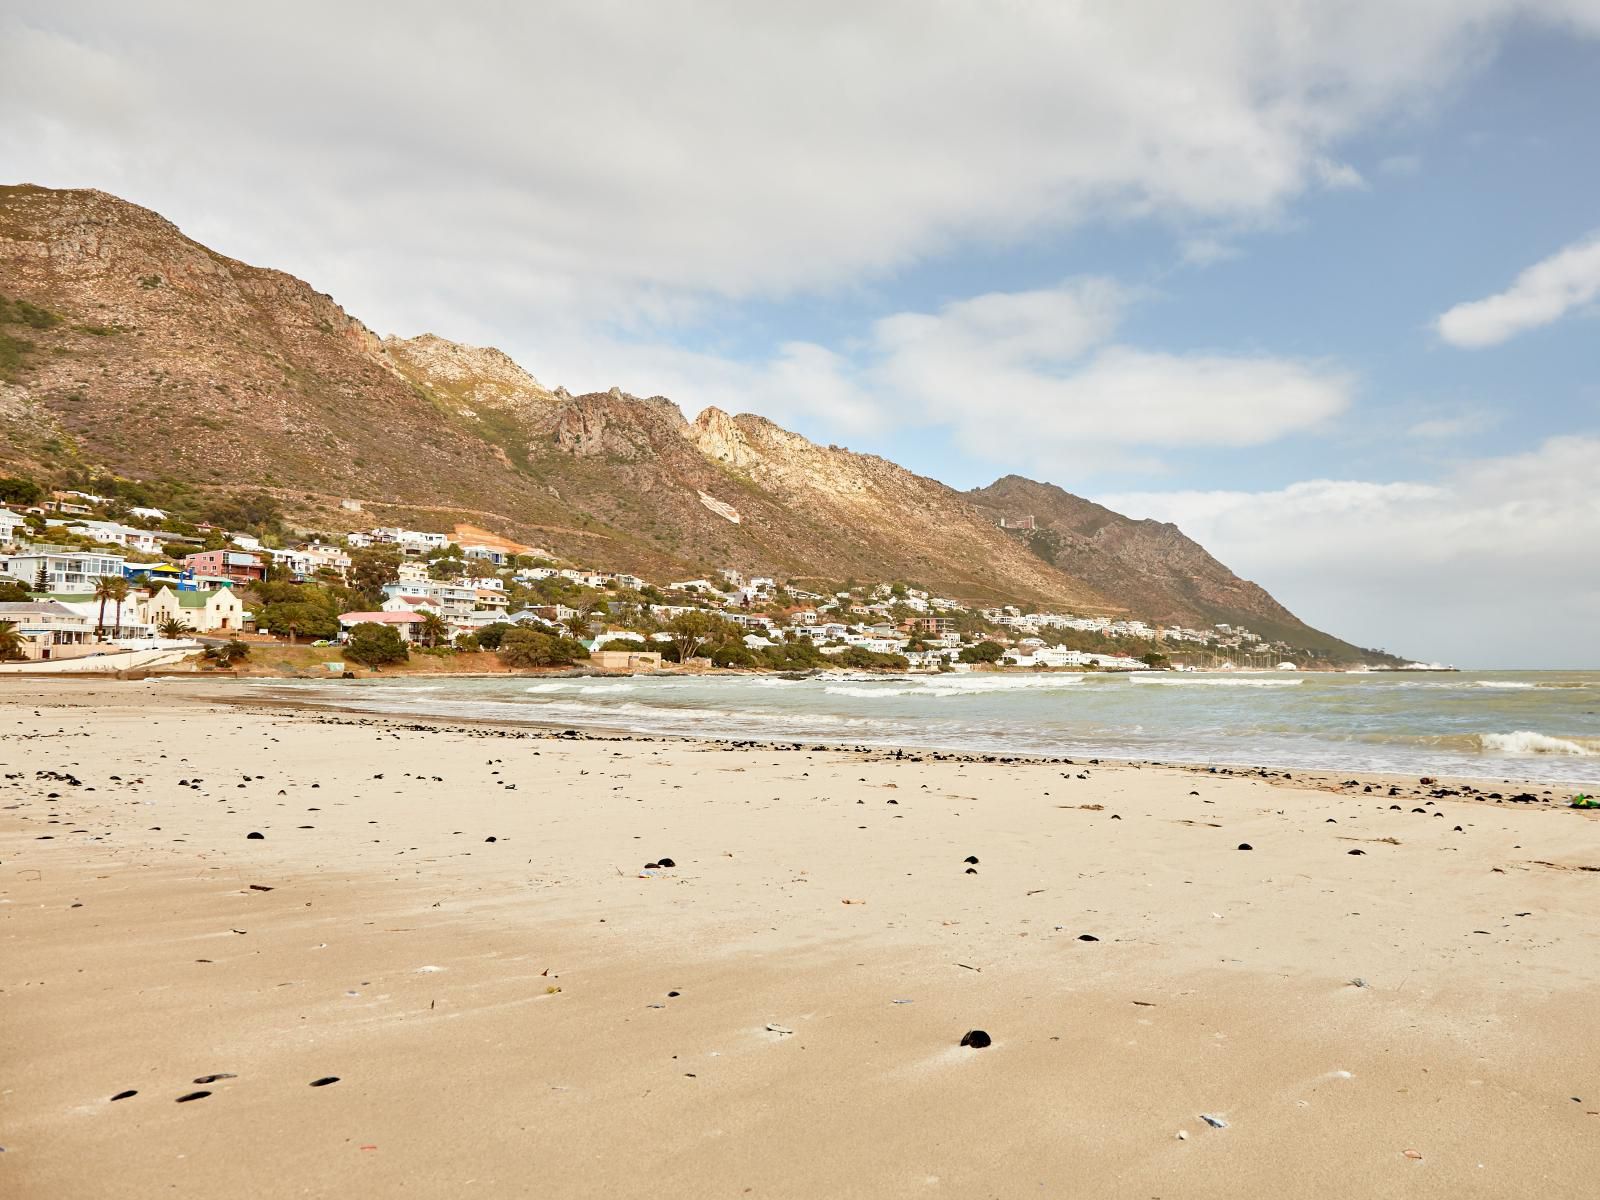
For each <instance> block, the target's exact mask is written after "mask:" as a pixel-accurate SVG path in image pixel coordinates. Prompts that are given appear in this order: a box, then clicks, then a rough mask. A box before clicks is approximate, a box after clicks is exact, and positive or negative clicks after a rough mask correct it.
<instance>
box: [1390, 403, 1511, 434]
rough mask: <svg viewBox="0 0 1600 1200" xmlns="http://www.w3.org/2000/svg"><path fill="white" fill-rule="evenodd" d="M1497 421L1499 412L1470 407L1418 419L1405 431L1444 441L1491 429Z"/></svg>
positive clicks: (1498, 421)
mask: <svg viewBox="0 0 1600 1200" xmlns="http://www.w3.org/2000/svg"><path fill="white" fill-rule="evenodd" d="M1499 423H1500V416H1499V414H1497V413H1492V412H1486V411H1484V410H1482V409H1471V410H1469V411H1466V412H1460V413H1455V414H1453V415H1451V416H1448V417H1429V418H1427V419H1425V420H1421V421H1418V422H1417V423H1416V424H1414V425H1412V426H1411V428H1410V429H1408V430H1406V432H1407V433H1408V434H1409V435H1410V436H1411V437H1414V438H1427V439H1429V440H1432V441H1445V440H1447V439H1450V438H1463V437H1471V436H1472V435H1473V434H1475V433H1483V432H1484V431H1486V430H1489V429H1493V428H1494V427H1495V426H1496V425H1498V424H1499Z"/></svg>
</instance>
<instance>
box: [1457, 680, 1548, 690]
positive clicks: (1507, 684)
mask: <svg viewBox="0 0 1600 1200" xmlns="http://www.w3.org/2000/svg"><path fill="white" fill-rule="evenodd" d="M1472 686H1473V687H1481V688H1503V689H1506V690H1508V691H1509V690H1516V691H1521V690H1523V689H1524V688H1531V687H1537V686H1538V684H1533V683H1518V682H1517V681H1515V680H1512V679H1478V680H1475V681H1474V682H1473V685H1472Z"/></svg>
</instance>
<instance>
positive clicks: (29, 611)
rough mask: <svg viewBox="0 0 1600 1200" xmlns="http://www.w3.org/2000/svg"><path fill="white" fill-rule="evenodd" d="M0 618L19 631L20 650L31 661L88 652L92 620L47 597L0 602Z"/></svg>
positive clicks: (92, 637)
mask: <svg viewBox="0 0 1600 1200" xmlns="http://www.w3.org/2000/svg"><path fill="white" fill-rule="evenodd" d="M0 621H9V622H11V624H13V625H15V626H16V629H17V632H18V633H19V634H21V635H22V654H23V657H24V658H27V659H29V660H31V661H34V662H40V661H44V660H49V659H57V658H75V657H78V656H80V655H83V654H87V653H91V651H90V650H89V649H88V647H90V646H92V645H94V643H95V636H94V622H93V621H92V620H88V619H86V618H84V617H82V616H80V615H79V614H77V613H75V612H72V611H71V610H70V609H68V608H66V607H65V606H64V605H61V604H57V603H55V602H54V601H50V600H41V601H26V600H25V601H20V602H14V601H6V602H4V603H0Z"/></svg>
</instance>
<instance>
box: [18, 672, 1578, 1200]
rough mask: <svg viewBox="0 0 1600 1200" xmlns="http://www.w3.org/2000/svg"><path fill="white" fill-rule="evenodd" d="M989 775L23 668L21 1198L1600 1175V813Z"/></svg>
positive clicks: (1381, 1191)
mask: <svg viewBox="0 0 1600 1200" xmlns="http://www.w3.org/2000/svg"><path fill="white" fill-rule="evenodd" d="M792 745H793V744H792V743H787V744H786V746H792ZM988 758H989V761H985V756H976V757H974V756H961V757H960V759H959V760H958V759H957V757H956V756H948V757H943V756H937V755H933V754H930V753H927V752H921V751H912V752H902V753H901V754H900V755H899V756H898V757H897V756H896V755H895V753H894V752H893V751H884V750H877V749H875V750H871V751H868V752H864V753H858V752H856V751H853V750H848V749H839V748H829V749H825V750H817V749H814V748H813V744H812V743H809V742H808V743H804V744H803V745H802V746H801V748H800V749H789V748H781V749H780V748H779V747H778V746H777V745H776V744H771V743H749V744H745V745H737V744H734V743H713V742H704V741H693V740H689V739H680V738H640V737H637V736H633V735H629V736H627V737H624V738H621V739H615V740H613V739H607V738H601V737H596V736H589V735H585V734H579V735H576V736H570V737H569V736H564V735H562V734H561V733H560V732H559V731H553V730H537V731H536V730H532V729H523V728H510V729H508V728H498V727H495V726H493V725H490V724H482V725H477V724H473V725H468V724H465V723H462V722H445V723H435V722H426V721H410V720H396V719H390V718H381V717H371V716H352V715H346V714H338V713H327V712H320V711H311V710H306V709H301V710H288V709H282V708H277V707H267V706H260V707H255V706H247V707H241V706H239V705H235V704H222V703H218V702H216V701H215V700H214V699H211V698H207V697H203V696H199V695H195V694H193V693H192V692H191V691H189V690H188V689H185V688H183V687H173V686H172V685H171V684H168V683H160V684H156V683H143V684H135V683H109V682H105V681H100V682H96V683H93V684H81V685H73V686H70V687H65V688H64V687H61V686H59V685H57V684H54V683H52V684H51V685H50V686H49V687H47V688H34V689H31V690H30V689H19V688H16V687H8V688H6V689H4V690H3V691H0V760H3V761H0V765H3V766H4V773H6V774H8V775H9V776H10V778H8V779H7V780H5V781H4V784H5V786H4V787H3V789H0V794H3V795H4V800H3V803H0V901H4V902H5V903H3V904H0V921H3V930H4V936H5V938H6V945H7V953H6V954H4V955H3V956H0V1004H4V1005H5V1008H4V1013H5V1020H4V1021H0V1057H3V1058H4V1060H5V1061H6V1062H7V1063H9V1064H11V1065H12V1068H13V1070H12V1072H11V1077H12V1079H13V1080H14V1083H13V1084H12V1085H11V1087H10V1092H9V1094H7V1095H6V1096H5V1097H4V1098H3V1099H0V1145H4V1146H5V1147H6V1153H4V1154H3V1155H0V1185H4V1186H5V1187H6V1188H7V1190H10V1191H14V1192H15V1193H16V1194H19V1195H32V1194H38V1195H51V1196H62V1197H78V1196H83V1197H88V1196H97V1195H100V1194H103V1190H104V1182H105V1180H106V1179H107V1178H110V1177H112V1176H115V1177H116V1178H117V1179H118V1180H119V1192H120V1193H121V1194H125V1195H130V1196H146V1195H155V1194H158V1193H160V1194H171V1192H172V1190H173V1189H176V1190H177V1191H178V1192H179V1194H193V1193H195V1192H198V1191H200V1190H202V1189H204V1190H208V1191H212V1192H216V1191H221V1192H223V1193H231V1194H248V1193H250V1192H252V1191H256V1192H259V1191H260V1190H261V1189H262V1188H263V1187H264V1186H266V1185H265V1183H264V1181H265V1180H268V1179H270V1180H272V1181H273V1182H272V1185H271V1186H272V1187H273V1188H274V1189H275V1190H276V1191H277V1192H278V1194H291V1193H293V1194H311V1195H333V1194H346V1195H349V1194H361V1195H376V1194H394V1193H396V1192H399V1191H402V1190H405V1189H406V1188H407V1187H412V1188H414V1187H417V1186H419V1185H420V1186H422V1187H423V1188H424V1190H425V1191H426V1192H427V1193H428V1194H430V1195H441V1196H454V1195H467V1194H522V1193H523V1192H526V1191H527V1190H528V1189H529V1187H530V1185H534V1186H537V1188H538V1189H539V1190H541V1191H544V1190H550V1191H566V1192H575V1193H577V1194H591V1193H597V1192H605V1193H607V1194H613V1195H620V1196H659V1195H661V1194H663V1192H664V1191H665V1192H667V1193H672V1192H674V1191H677V1190H681V1189H680V1185H682V1186H683V1187H689V1188H691V1189H692V1190H694V1191H695V1192H697V1193H701V1194H716V1195H720V1194H728V1195H743V1194H750V1195H764V1196H782V1197H788V1196H795V1197H799V1196H816V1195H821V1194H826V1195H841V1196H899V1195H907V1196H909V1195H927V1194H929V1192H930V1191H934V1192H938V1191H943V1192H945V1193H946V1194H950V1195H962V1196H966V1195H977V1194H999V1195H1010V1194H1018V1193H1021V1192H1023V1191H1027V1192H1028V1193H1030V1194H1037V1193H1039V1191H1040V1186H1041V1184H1042V1185H1044V1194H1094V1195H1105V1196H1129V1197H1133V1196H1148V1195H1156V1194H1162V1195H1184V1196H1200V1197H1210V1196H1217V1197H1222V1196H1240V1195H1247V1196H1262V1197H1266V1196H1276V1195H1287V1194H1294V1195H1307V1196H1324V1195H1326V1196H1334V1195H1338V1196H1349V1195H1353V1194H1360V1195H1386V1194H1402V1193H1403V1194H1406V1195H1413V1194H1427V1195H1441V1196H1443V1195H1452V1196H1490V1195H1505V1194H1510V1193H1517V1192H1521V1191H1524V1190H1526V1189H1527V1187H1528V1186H1529V1184H1530V1182H1531V1181H1537V1183H1538V1186H1539V1187H1540V1188H1541V1190H1543V1191H1545V1192H1547V1193H1549V1194H1553V1195H1578V1194H1582V1192H1583V1190H1584V1189H1585V1188H1586V1187H1587V1186H1588V1181H1589V1180H1591V1179H1592V1177H1593V1173H1594V1171H1595V1170H1597V1169H1600V1103H1597V1101H1600V1094H1591V1093H1592V1092H1593V1088H1592V1087H1590V1086H1589V1084H1590V1082H1591V1081H1592V1080H1593V1079H1594V1078H1596V1077H1597V1076H1600V1047H1597V1046H1596V1044H1595V1042H1594V1039H1593V1038H1592V1037H1590V1036H1589V1034H1590V1030H1589V1029H1588V1025H1587V1022H1586V1021H1585V1019H1584V1016H1583V1013H1584V1012H1585V1011H1586V1009H1585V1006H1586V1004H1587V998H1588V997H1589V996H1592V994H1593V989H1594V988H1596V987H1597V986H1600V950H1597V949H1596V948H1595V946H1594V940H1593V938H1592V936H1590V932H1589V930H1590V925H1591V923H1592V911H1593V889H1594V887H1595V886H1596V878H1595V872H1594V868H1595V867H1597V866H1600V820H1597V819H1596V818H1595V817H1594V816H1593V815H1591V814H1585V813H1582V812H1576V811H1570V810H1565V809H1557V808H1556V806H1554V805H1545V804H1532V805H1512V804H1503V805H1500V804H1492V803H1487V804H1486V803H1484V802H1482V801H1481V800H1468V799H1463V798H1461V797H1443V798H1438V799H1432V798H1431V797H1430V798H1429V799H1428V800H1421V799H1419V800H1418V802H1417V803H1415V804H1412V803H1401V802H1400V801H1398V800H1392V799H1391V798H1390V797H1388V796H1387V795H1382V796H1377V795H1370V794H1361V793H1356V794H1353V795H1352V794H1348V793H1346V794H1336V793H1332V792H1329V791H1325V790H1320V789H1319V788H1318V787H1316V786H1314V785H1313V781H1311V780H1310V779H1307V778H1298V777H1297V778H1291V779H1284V778H1280V777H1278V775H1277V774H1274V775H1273V776H1272V777H1268V778H1263V777H1260V776H1254V775H1252V776H1244V775H1234V776H1226V775H1221V774H1217V775H1212V774H1210V773H1209V772H1206V771H1204V770H1203V769H1202V770H1200V771H1196V770H1193V769H1183V768H1177V767H1155V766H1149V765H1131V764H1111V763H1105V762H1102V763H1100V764H1089V763H1084V762H1079V763H1076V764H1074V769H1072V770H1068V769H1066V767H1065V765H1064V764H1062V763H1059V762H1043V761H1040V762H1020V761H1012V762H1003V761H1000V759H999V757H998V756H988ZM36 772H43V774H36ZM1296 774H1298V773H1296ZM113 777H116V778H113ZM74 780H75V781H76V783H74V782H72V781H74ZM180 780H181V781H183V782H182V783H180ZM1412 782H1413V784H1414V783H1415V781H1412ZM91 789H92V790H91ZM51 793H55V795H54V796H53V797H52V796H51ZM1397 804H1398V805H1399V810H1398V811H1396V810H1395V809H1394V808H1392V807H1391V805H1397ZM1413 809H1421V810H1422V812H1421V813H1417V812H1414V811H1412V810H1413ZM1435 814H1442V815H1435ZM252 832H259V833H261V834H263V837H262V838H260V839H251V838H248V837H247V836H246V835H247V834H248V833H252ZM491 839H492V840H491ZM1244 845H1248V846H1249V847H1250V850H1249V851H1248V852H1242V851H1241V849H1240V847H1241V846H1244ZM1355 851H1359V852H1360V853H1359V854H1356V853H1353V852H1355ZM662 856H667V857H669V858H671V859H673V866H671V867H669V868H666V869H664V870H661V869H658V870H653V871H647V870H645V866H646V864H647V863H651V862H657V861H659V860H660V858H661V857H662ZM969 856H970V857H973V858H976V859H978V862H977V863H976V864H975V865H972V866H971V868H970V869H971V871H972V872H973V873H971V874H969V873H968V870H969V868H968V865H967V864H966V863H965V862H964V860H965V859H966V858H968V857H969ZM1353 980H1359V981H1360V982H1359V985H1358V984H1357V983H1355V982H1352V981H1353ZM669 993H676V994H669ZM975 1028H976V1029H983V1030H985V1031H987V1032H988V1033H990V1034H991V1035H992V1037H993V1045H992V1046H990V1047H988V1048H985V1049H983V1050H981V1051H974V1050H970V1049H965V1048H962V1047H960V1046H959V1045H958V1044H957V1043H958V1042H959V1040H960V1038H961V1037H962V1035H963V1034H964V1033H965V1032H966V1031H967V1030H969V1029H975ZM218 1073H221V1074H223V1075H225V1076H226V1078H221V1079H219V1080H217V1081H215V1082H213V1083H211V1084H205V1085H199V1084H196V1083H195V1082H194V1081H195V1080H196V1079H200V1078H204V1077H205V1076H207V1075H213V1074H218ZM330 1076H337V1077H338V1082H337V1083H336V1084H331V1085H325V1086H323V1087H318V1088H312V1087H310V1086H309V1085H310V1083H311V1082H312V1081H314V1080H318V1079H322V1078H326V1077H330ZM129 1090H132V1091H135V1092H136V1093H137V1094H136V1095H134V1096H131V1097H127V1098H126V1099H123V1100H118V1101H113V1100H112V1099H111V1097H112V1096H115V1095H118V1094H120V1093H121V1092H124V1091H129ZM194 1091H206V1092H209V1093H210V1094H209V1095H207V1096H205V1097H202V1098H200V1099H198V1100H195V1101H189V1102H185V1103H182V1104H179V1103H176V1102H175V1101H176V1100H177V1099H178V1098H179V1097H180V1096H182V1095H185V1094H188V1093H191V1092H194ZM1574 1097H1577V1098H1579V1099H1578V1101H1577V1102H1574V1099H1573V1098H1574ZM1200 1113H1208V1114H1211V1115H1213V1116H1217V1117H1219V1118H1221V1119H1222V1120H1224V1121H1226V1122H1227V1126H1226V1128H1211V1127H1209V1126H1208V1125H1206V1124H1205V1123H1204V1122H1203V1121H1201V1119H1200V1118H1199V1116H1198V1114H1200ZM1180 1131H1182V1132H1184V1133H1185V1134H1186V1135H1187V1136H1186V1137H1185V1138H1181V1139H1180V1138H1179V1137H1178V1136H1177V1135H1178V1133H1179V1132H1180ZM1406 1151H1415V1152H1416V1153H1417V1154H1420V1155H1421V1158H1420V1159H1419V1158H1412V1157H1408V1156H1407V1154H1406ZM1480 1164H1482V1165H1481V1166H1480ZM530 1181H531V1184H530ZM746 1189H749V1190H748V1192H747V1191H746Z"/></svg>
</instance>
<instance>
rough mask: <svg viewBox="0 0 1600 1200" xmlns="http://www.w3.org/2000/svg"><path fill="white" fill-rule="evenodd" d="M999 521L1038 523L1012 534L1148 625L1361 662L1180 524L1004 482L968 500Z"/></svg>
mask: <svg viewBox="0 0 1600 1200" xmlns="http://www.w3.org/2000/svg"><path fill="white" fill-rule="evenodd" d="M967 496H968V498H969V499H971V501H972V502H973V503H974V504H975V505H976V506H977V507H978V508H979V509H980V510H981V511H983V512H984V513H985V514H986V515H988V516H989V517H990V518H992V519H993V520H995V521H996V522H998V521H999V520H1000V519H1001V518H1007V519H1009V520H1011V521H1013V522H1015V521H1018V520H1021V519H1022V518H1025V517H1029V516H1031V517H1033V519H1034V522H1035V524H1036V526H1037V528H1036V529H1035V530H1033V531H1031V532H1029V531H1022V530H1018V531H1014V534H1013V535H1014V536H1015V537H1017V538H1018V540H1020V541H1023V542H1025V543H1026V544H1029V545H1030V546H1032V547H1033V549H1034V552H1035V553H1037V554H1039V555H1040V556H1041V557H1044V558H1046V559H1047V560H1048V561H1050V562H1051V563H1053V564H1054V565H1055V566H1056V567H1058V568H1059V569H1061V570H1062V571H1065V572H1066V573H1067V574H1069V575H1073V576H1075V577H1077V578H1081V579H1083V580H1084V581H1085V582H1086V583H1088V584H1089V585H1090V586H1091V587H1093V588H1094V589H1095V590H1096V591H1098V592H1099V593H1100V594H1101V595H1103V596H1105V597H1107V598H1108V599H1109V600H1111V601H1112V602H1113V603H1116V604H1119V605H1122V606H1124V607H1126V608H1129V609H1132V610H1134V611H1137V612H1139V613H1140V614H1141V615H1142V616H1144V617H1145V618H1146V619H1147V620H1155V621H1161V622H1164V623H1172V624H1178V625H1188V626H1199V627H1202V628H1204V627H1208V626H1210V625H1213V624H1216V623H1219V622H1220V623H1223V624H1228V625H1242V626H1244V627H1246V628H1248V629H1251V630H1254V631H1255V632H1256V633H1259V634H1261V635H1262V636H1263V637H1268V638H1281V639H1282V640H1284V641H1286V642H1288V643H1290V644H1291V645H1295V646H1303V647H1306V648H1308V649H1318V650H1324V651H1327V652H1328V653H1330V654H1331V655H1333V656H1334V657H1336V658H1338V659H1341V660H1345V659H1356V658H1360V657H1363V656H1364V655H1363V652H1362V651H1360V650H1359V649H1358V648H1357V647H1355V646H1352V645H1350V644H1349V643H1347V642H1342V641H1340V640H1339V639H1338V638H1335V637H1333V636H1331V635H1329V634H1326V633H1323V632H1321V631H1320V630H1317V629H1313V628H1311V627H1310V626H1309V625H1307V624H1306V623H1305V622H1303V621H1301V620H1300V618H1299V617H1297V616H1295V615H1294V614H1293V613H1292V612H1290V611H1289V610H1288V609H1286V608H1285V607H1284V606H1283V605H1281V604H1279V603H1278V602H1277V601H1276V600H1274V599H1273V598H1272V597H1271V596H1270V595H1268V594H1267V592H1266V590H1265V589H1264V588H1262V587H1261V586H1260V585H1259V584H1255V583H1251V582H1250V581H1249V580H1247V579H1240V578H1239V577H1238V576H1237V575H1235V574H1234V573H1233V572H1232V571H1230V570H1229V569H1228V568H1227V567H1225V566H1223V565H1222V563H1220V562H1218V561H1217V560H1216V559H1215V558H1213V557H1212V556H1211V555H1210V554H1209V553H1208V552H1207V551H1206V549H1205V547H1203V546H1201V545H1200V544H1199V543H1198V542H1195V541H1193V540H1191V539H1190V538H1187V537H1185V536H1184V535H1183V532H1182V531H1181V530H1179V528H1178V527H1177V526H1176V525H1172V524H1168V523H1165V522H1161V521H1148V520H1147V521H1135V520H1133V519H1132V518H1130V517H1125V516H1122V515H1121V514H1120V513H1116V512H1112V511H1111V510H1110V509H1109V508H1105V507H1103V506H1102V505H1099V504H1096V503H1094V502H1093V501H1092V500H1085V499H1083V498H1082V497H1081V496H1074V495H1073V494H1072V493H1071V492H1067V491H1064V490H1063V489H1061V488H1059V487H1056V486H1054V485H1053V484H1048V483H1038V482H1036V481H1034V480H1032V479H1025V478H1023V477H1022V476H1020V475H1007V476H1005V477H1003V478H1001V479H998V480H996V481H995V482H994V483H992V484H990V485H989V486H988V487H985V488H976V489H974V490H973V491H970V492H968V493H967Z"/></svg>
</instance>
